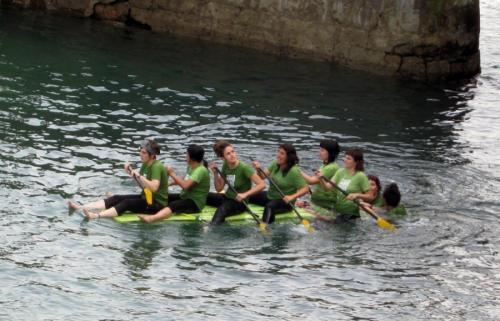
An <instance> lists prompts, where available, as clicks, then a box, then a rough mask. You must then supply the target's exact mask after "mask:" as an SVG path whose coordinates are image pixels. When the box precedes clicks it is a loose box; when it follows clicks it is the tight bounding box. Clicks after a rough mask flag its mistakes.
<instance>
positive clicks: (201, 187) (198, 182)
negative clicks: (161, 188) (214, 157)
mask: <svg viewBox="0 0 500 321" xmlns="http://www.w3.org/2000/svg"><path fill="white" fill-rule="evenodd" d="M204 155H205V150H204V149H203V147H201V146H199V145H189V147H188V148H187V153H186V160H187V165H188V168H187V175H186V177H185V178H182V177H179V176H177V174H175V172H174V170H173V168H172V167H171V166H168V167H167V172H168V175H169V176H170V177H171V178H172V180H173V182H174V184H176V185H179V186H180V187H181V188H182V191H181V193H180V194H169V195H168V206H166V207H165V208H163V209H162V210H160V211H158V212H157V213H155V214H153V215H139V218H140V219H141V220H142V221H144V222H147V223H152V222H156V221H159V220H162V219H166V218H168V217H170V216H171V215H172V214H173V213H198V212H200V211H201V210H202V209H203V207H205V203H206V201H207V195H208V191H209V190H210V175H209V172H208V169H207V167H206V164H205V161H204V159H203V156H204Z"/></svg>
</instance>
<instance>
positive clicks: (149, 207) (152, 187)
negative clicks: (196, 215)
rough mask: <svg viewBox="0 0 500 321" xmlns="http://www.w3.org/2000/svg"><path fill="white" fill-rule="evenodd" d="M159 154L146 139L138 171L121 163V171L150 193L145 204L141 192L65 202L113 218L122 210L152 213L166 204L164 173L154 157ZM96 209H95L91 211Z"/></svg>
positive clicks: (90, 215)
mask: <svg viewBox="0 0 500 321" xmlns="http://www.w3.org/2000/svg"><path fill="white" fill-rule="evenodd" d="M159 154H160V146H159V145H158V143H157V142H156V141H155V140H153V139H147V140H145V141H144V142H143V143H142V144H141V148H140V158H141V163H142V166H141V168H140V170H139V171H137V170H134V169H132V167H131V166H130V164H128V163H126V164H125V166H124V169H125V172H126V173H127V174H129V175H130V176H131V177H133V178H134V179H136V181H137V182H138V183H139V184H140V185H141V186H142V187H143V188H144V190H149V191H151V192H152V196H153V197H152V202H151V204H148V200H147V199H146V196H145V192H144V190H143V193H141V194H131V195H114V196H111V197H109V198H107V199H104V200H99V201H95V202H91V203H87V204H84V205H78V204H77V203H75V202H73V201H69V202H68V205H69V207H70V208H71V209H81V210H83V213H84V214H85V216H86V217H88V218H89V219H95V218H98V217H114V216H117V215H121V214H122V213H124V212H126V211H130V212H141V213H156V212H157V211H159V210H161V209H162V208H163V207H164V206H166V205H167V187H168V176H167V173H166V171H165V167H164V165H163V164H162V163H161V162H160V161H159V160H157V159H156V156H157V155H159ZM95 210H98V211H95Z"/></svg>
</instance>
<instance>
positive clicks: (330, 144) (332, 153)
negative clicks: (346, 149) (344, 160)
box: [319, 139, 340, 164]
mask: <svg viewBox="0 0 500 321" xmlns="http://www.w3.org/2000/svg"><path fill="white" fill-rule="evenodd" d="M319 147H321V148H324V149H326V151H327V152H328V161H327V162H326V164H330V163H333V162H334V161H335V160H336V159H337V156H338V155H339V152H340V146H339V143H337V141H336V140H331V139H323V140H321V141H320V142H319Z"/></svg>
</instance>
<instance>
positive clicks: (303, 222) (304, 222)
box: [302, 219, 315, 233]
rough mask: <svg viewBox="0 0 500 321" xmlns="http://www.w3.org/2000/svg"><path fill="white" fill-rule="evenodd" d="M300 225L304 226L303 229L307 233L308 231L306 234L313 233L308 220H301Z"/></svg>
mask: <svg viewBox="0 0 500 321" xmlns="http://www.w3.org/2000/svg"><path fill="white" fill-rule="evenodd" d="M302 225H304V227H305V228H306V229H307V231H308V232H310V233H312V232H314V231H315V230H314V227H312V226H311V223H310V222H309V221H308V220H306V219H303V220H302Z"/></svg>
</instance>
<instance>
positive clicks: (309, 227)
mask: <svg viewBox="0 0 500 321" xmlns="http://www.w3.org/2000/svg"><path fill="white" fill-rule="evenodd" d="M252 161H253V159H252ZM257 171H258V172H259V173H260V174H261V175H262V176H264V177H265V178H267V180H268V181H269V183H271V185H273V186H274V188H275V189H276V190H277V191H278V193H279V194H280V195H281V197H282V198H283V197H285V193H283V191H282V190H281V189H280V188H279V187H278V185H277V184H276V182H275V181H274V180H273V179H272V178H271V177H270V176H269V175H267V174H266V172H264V170H262V168H260V167H258V168H257ZM288 205H290V206H291V207H292V209H293V211H294V212H295V214H297V217H298V218H299V219H300V222H301V223H302V225H304V227H305V228H306V229H307V230H308V231H309V232H314V228H313V227H312V226H311V223H310V222H309V221H308V220H306V219H305V218H303V217H302V215H300V213H299V211H298V210H297V208H296V207H295V205H294V204H293V203H292V202H288Z"/></svg>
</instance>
